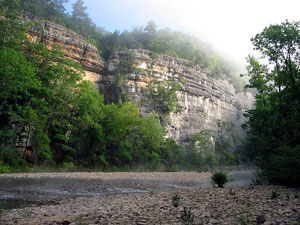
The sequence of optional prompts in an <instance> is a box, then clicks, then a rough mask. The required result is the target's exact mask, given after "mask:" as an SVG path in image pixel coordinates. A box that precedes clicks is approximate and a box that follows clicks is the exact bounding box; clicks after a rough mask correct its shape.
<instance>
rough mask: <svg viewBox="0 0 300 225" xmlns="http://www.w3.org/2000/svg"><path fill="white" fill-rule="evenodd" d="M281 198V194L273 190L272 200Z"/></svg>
mask: <svg viewBox="0 0 300 225" xmlns="http://www.w3.org/2000/svg"><path fill="white" fill-rule="evenodd" d="M278 197H279V193H278V192H277V191H276V190H272V195H271V199H276V198H278Z"/></svg>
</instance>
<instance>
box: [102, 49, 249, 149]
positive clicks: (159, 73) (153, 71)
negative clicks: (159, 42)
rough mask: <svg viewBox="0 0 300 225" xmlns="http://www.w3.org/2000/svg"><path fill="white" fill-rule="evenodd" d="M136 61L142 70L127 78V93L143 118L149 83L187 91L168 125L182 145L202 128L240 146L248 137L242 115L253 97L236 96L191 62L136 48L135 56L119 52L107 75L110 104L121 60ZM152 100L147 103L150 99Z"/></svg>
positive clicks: (170, 134)
mask: <svg viewBox="0 0 300 225" xmlns="http://www.w3.org/2000/svg"><path fill="white" fill-rule="evenodd" d="M128 54H129V55H130V56H131V58H133V61H134V66H135V68H137V70H135V71H134V72H133V73H130V74H124V75H122V76H123V78H122V80H123V82H124V84H123V85H122V91H123V92H126V93H127V94H128V95H129V98H130V99H132V101H134V102H135V103H136V104H137V105H139V106H140V107H141V111H142V112H143V113H147V112H151V111H152V108H151V105H150V104H149V101H148V100H149V98H150V96H149V92H148V91H147V87H148V84H149V82H150V81H151V80H153V79H156V80H158V81H160V82H164V81H178V82H180V83H181V84H182V89H181V90H180V91H179V92H178V93H177V97H178V100H179V101H178V103H177V107H178V108H179V109H180V110H179V111H180V112H178V113H171V114H170V115H169V116H168V118H167V122H166V124H165V128H166V129H167V131H168V134H167V136H168V137H172V138H174V139H175V140H177V141H179V142H186V141H188V139H189V138H190V137H191V135H192V134H194V133H198V132H200V131H201V130H203V129H207V130H209V131H210V132H211V133H212V135H213V137H214V140H216V139H217V138H218V137H222V138H223V140H224V139H226V138H227V139H229V140H230V141H232V143H233V145H235V146H236V145H238V142H239V140H238V139H239V137H241V136H243V130H242V129H241V127H240V126H241V124H242V123H243V122H244V118H243V116H242V114H243V112H244V111H245V110H246V109H248V108H250V107H251V105H252V103H253V96H252V94H251V93H248V92H246V93H244V92H242V93H236V90H235V89H234V87H233V85H232V84H230V83H229V82H228V81H227V80H220V79H214V78H212V76H211V74H210V72H209V71H207V70H204V69H202V68H200V67H199V66H197V65H196V66H193V65H192V64H191V63H190V62H189V61H187V60H183V59H175V58H173V57H170V56H166V55H156V56H155V57H153V54H152V53H151V52H150V51H148V50H142V49H139V50H137V49H135V50H130V53H125V52H119V53H115V54H114V55H113V56H112V57H111V58H110V59H109V60H108V62H107V67H106V72H105V73H104V74H102V82H101V90H102V91H103V92H104V93H105V95H106V99H107V101H111V100H112V98H113V97H114V92H115V91H116V88H115V86H114V85H113V84H114V83H115V82H116V80H117V79H119V78H118V77H117V75H116V71H117V70H118V68H119V66H120V61H121V60H122V59H124V58H125V59H126V58H128ZM147 99H148V100H147Z"/></svg>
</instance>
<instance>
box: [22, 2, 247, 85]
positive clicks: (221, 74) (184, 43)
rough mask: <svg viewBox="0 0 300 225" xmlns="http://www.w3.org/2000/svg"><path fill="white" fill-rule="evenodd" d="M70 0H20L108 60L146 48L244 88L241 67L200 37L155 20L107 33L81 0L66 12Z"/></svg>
mask: <svg viewBox="0 0 300 225" xmlns="http://www.w3.org/2000/svg"><path fill="white" fill-rule="evenodd" d="M66 2H68V0H26V1H21V3H22V9H24V10H25V11H27V12H30V13H31V14H32V15H34V16H37V17H41V18H45V19H48V20H51V21H54V22H56V23H60V24H62V25H64V26H66V27H68V28H70V29H72V30H74V31H75V32H77V33H79V34H80V35H82V36H83V37H85V38H86V40H87V41H89V42H91V43H94V44H95V45H96V46H97V47H98V50H99V52H100V53H101V56H102V57H103V58H104V59H106V60H107V59H108V58H109V57H110V56H111V55H112V53H114V52H116V51H126V50H128V49H135V48H144V49H148V50H151V51H153V52H154V53H160V54H166V55H170V56H174V57H177V58H183V59H187V60H189V61H191V65H200V66H201V67H202V68H206V69H208V70H209V71H210V72H211V75H212V76H213V77H217V78H225V77H226V78H227V79H229V80H231V81H232V83H233V84H234V85H235V87H236V88H237V90H242V87H243V86H244V82H243V81H242V79H240V78H239V77H238V74H239V73H240V70H241V68H239V67H238V66H236V65H233V64H232V63H230V62H229V61H228V60H227V59H226V58H225V57H222V56H220V55H219V54H218V53H217V52H216V51H214V50H213V49H212V47H211V46H210V45H209V44H207V43H204V42H202V41H200V40H199V39H198V38H197V37H195V36H191V35H188V34H185V33H182V32H178V31H172V30H170V29H169V28H165V29H160V30H158V29H157V25H156V24H155V22H154V21H149V22H148V24H147V25H146V26H145V27H144V28H143V27H140V28H134V29H133V30H132V31H127V30H125V31H123V32H119V31H117V30H116V31H115V32H112V33H111V32H108V31H106V30H105V29H103V28H101V27H97V26H96V25H95V24H94V23H93V22H92V20H91V19H90V18H89V16H88V14H87V12H86V10H87V8H86V6H85V5H84V2H83V1H82V0H77V1H76V2H75V3H74V4H73V10H72V12H71V14H70V15H69V14H66V13H65V8H64V3H66Z"/></svg>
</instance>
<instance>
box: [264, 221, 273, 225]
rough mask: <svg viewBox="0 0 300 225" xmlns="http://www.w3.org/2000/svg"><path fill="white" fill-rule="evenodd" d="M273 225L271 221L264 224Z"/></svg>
mask: <svg viewBox="0 0 300 225" xmlns="http://www.w3.org/2000/svg"><path fill="white" fill-rule="evenodd" d="M272 224H273V223H272V222H271V221H266V222H264V225H272Z"/></svg>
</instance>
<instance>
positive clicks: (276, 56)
mask: <svg viewBox="0 0 300 225" xmlns="http://www.w3.org/2000/svg"><path fill="white" fill-rule="evenodd" d="M252 43H253V45H254V47H255V49H256V50H258V51H259V52H260V53H261V55H262V56H263V57H264V58H265V59H266V60H265V61H267V62H268V64H263V63H261V62H260V61H259V60H257V59H256V58H254V57H249V59H248V73H249V75H250V81H249V83H250V84H249V85H247V87H249V88H255V89H256V90H257V94H256V96H255V98H256V102H255V109H251V110H249V111H248V113H247V117H248V118H249V120H248V122H247V124H246V126H247V127H248V142H249V146H248V151H247V152H248V154H249V155H250V157H251V158H253V159H255V160H256V161H257V163H258V165H259V166H260V168H261V170H262V171H261V173H260V177H259V178H260V179H258V182H265V181H267V182H269V183H273V184H281V185H288V186H298V187H299V186H300V55H299V52H300V23H299V22H289V21H285V22H283V23H281V24H275V25H270V26H268V27H266V28H265V29H264V30H263V31H262V32H261V33H259V34H257V35H256V36H255V37H254V38H253V39H252Z"/></svg>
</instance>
